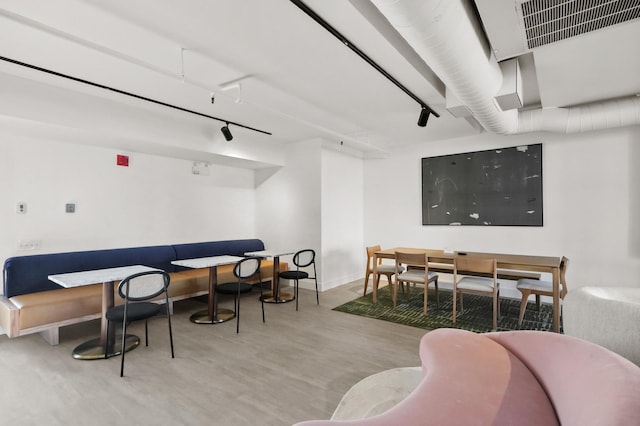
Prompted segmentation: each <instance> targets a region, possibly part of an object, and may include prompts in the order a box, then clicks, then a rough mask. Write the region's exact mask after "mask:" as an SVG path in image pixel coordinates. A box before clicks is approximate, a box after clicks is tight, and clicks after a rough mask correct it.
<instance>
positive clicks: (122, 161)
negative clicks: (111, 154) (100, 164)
mask: <svg viewBox="0 0 640 426" xmlns="http://www.w3.org/2000/svg"><path fill="white" fill-rule="evenodd" d="M116 164H117V165H118V166H124V167H129V156H128V155H120V154H118V156H117V157H116Z"/></svg>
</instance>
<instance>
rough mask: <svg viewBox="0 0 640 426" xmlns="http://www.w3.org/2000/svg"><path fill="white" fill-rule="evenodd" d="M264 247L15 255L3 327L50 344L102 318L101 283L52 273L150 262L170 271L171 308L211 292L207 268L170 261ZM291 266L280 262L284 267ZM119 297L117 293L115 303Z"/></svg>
mask: <svg viewBox="0 0 640 426" xmlns="http://www.w3.org/2000/svg"><path fill="white" fill-rule="evenodd" d="M263 249H264V243H263V242H262V241H261V240H259V239H240V240H227V241H209V242H199V243H188V244H175V245H160V246H150V247H132V248H120V249H107V250H92V251H79V252H68V253H52V254H40V255H32V256H16V257H11V258H8V259H6V260H5V262H4V269H3V288H4V294H3V296H0V327H2V332H4V333H5V334H7V336H8V337H10V338H13V337H17V336H21V335H26V334H31V333H40V334H41V335H42V337H44V338H45V340H47V342H49V343H50V344H52V345H56V344H58V342H59V328H60V327H62V326H65V325H69V324H74V323H78V322H82V321H87V320H91V319H95V318H99V317H100V313H101V309H102V285H101V284H95V285H89V286H83V287H76V288H62V287H60V286H59V285H57V284H55V283H53V282H51V281H50V280H49V279H48V278H47V277H48V276H49V275H53V274H63V273H68V272H77V271H87V270H92V269H104V268H113V267H119V266H128V265H138V264H139V265H146V266H151V267H154V268H159V269H162V270H164V271H167V272H169V274H170V276H171V284H170V285H169V298H170V305H171V306H169V309H172V306H173V305H172V304H173V302H174V301H177V300H182V299H187V298H192V297H196V296H201V295H204V294H207V293H208V285H209V280H208V278H209V270H208V269H187V268H182V267H179V266H175V265H172V264H171V262H172V261H174V260H182V259H192V258H197V257H208V256H219V255H234V256H242V255H244V253H246V252H249V251H258V250H263ZM287 268H288V265H287V263H285V262H281V264H280V269H281V270H283V271H284V270H287ZM232 270H233V265H225V266H221V267H219V268H218V282H225V281H231V280H233V279H234V278H233V272H232ZM272 273H273V262H272V261H270V260H264V261H263V262H262V266H261V275H262V280H263V281H265V282H266V281H270V280H271V278H272V277H271V275H272ZM117 300H118V298H117V297H116V301H117Z"/></svg>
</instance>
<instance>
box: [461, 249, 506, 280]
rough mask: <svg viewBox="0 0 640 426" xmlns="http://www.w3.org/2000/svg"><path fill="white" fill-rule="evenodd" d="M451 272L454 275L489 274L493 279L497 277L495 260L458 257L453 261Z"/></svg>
mask: <svg viewBox="0 0 640 426" xmlns="http://www.w3.org/2000/svg"><path fill="white" fill-rule="evenodd" d="M453 270H454V273H455V274H457V273H458V272H459V271H463V272H478V273H485V274H491V275H493V277H494V279H495V278H497V276H498V273H497V271H498V262H497V261H496V259H487V258H478V257H475V256H459V255H458V256H456V257H455V258H454V259H453Z"/></svg>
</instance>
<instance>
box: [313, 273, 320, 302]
mask: <svg viewBox="0 0 640 426" xmlns="http://www.w3.org/2000/svg"><path fill="white" fill-rule="evenodd" d="M313 279H314V280H315V282H316V305H320V293H319V292H318V277H313Z"/></svg>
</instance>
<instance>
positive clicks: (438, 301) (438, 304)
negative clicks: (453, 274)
mask: <svg viewBox="0 0 640 426" xmlns="http://www.w3.org/2000/svg"><path fill="white" fill-rule="evenodd" d="M433 283H434V285H435V287H436V306H437V307H440V293H439V292H438V277H436V279H435V281H434V282H433Z"/></svg>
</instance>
